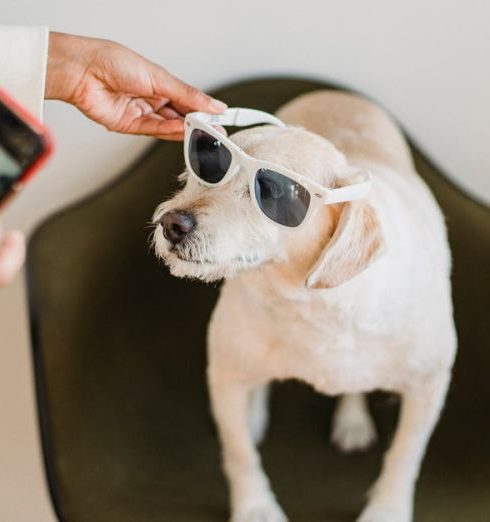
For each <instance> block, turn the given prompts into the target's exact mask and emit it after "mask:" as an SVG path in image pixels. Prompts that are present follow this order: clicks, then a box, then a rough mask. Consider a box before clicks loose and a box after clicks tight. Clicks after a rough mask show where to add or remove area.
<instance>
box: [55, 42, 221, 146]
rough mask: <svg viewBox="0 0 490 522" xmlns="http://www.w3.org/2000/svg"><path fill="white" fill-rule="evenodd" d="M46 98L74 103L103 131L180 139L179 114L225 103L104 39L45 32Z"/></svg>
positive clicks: (213, 110)
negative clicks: (48, 34) (102, 126)
mask: <svg viewBox="0 0 490 522" xmlns="http://www.w3.org/2000/svg"><path fill="white" fill-rule="evenodd" d="M45 97H46V98H47V99H57V100H62V101H65V102H68V103H71V104H72V105H75V106H76V107H77V108H78V109H79V110H80V111H82V112H83V113H84V114H85V115H86V116H88V117H89V118H90V119H92V120H94V121H96V122H97V123H100V124H102V125H104V126H105V127H106V128H107V129H109V130H111V131H115V132H122V133H127V134H145V135H149V136H155V137H157V138H160V139H166V140H182V139H183V132H184V125H183V116H184V115H185V114H186V113H187V112H191V111H204V112H210V113H214V114H219V113H221V112H223V111H224V110H225V109H226V105H225V104H224V103H222V102H220V101H218V100H215V99H213V98H211V97H210V96H208V95H206V94H204V93H203V92H202V91H200V90H198V89H196V88H195V87H192V86H191V85H188V84H186V83H184V82H182V81H181V80H179V79H178V78H176V77H175V76H173V75H172V74H170V73H169V72H168V71H166V70H165V69H164V68H162V67H160V66H158V65H156V64H154V63H152V62H150V61H148V60H146V59H145V58H143V57H142V56H140V55H138V54H136V53H135V52H133V51H131V50H130V49H127V48H126V47H123V46H122V45H119V44H117V43H114V42H111V41H108V40H99V39H95V38H85V37H80V36H73V35H67V34H62V33H54V32H52V33H50V36H49V59H48V66H47V74H46V94H45Z"/></svg>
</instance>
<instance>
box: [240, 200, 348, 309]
mask: <svg viewBox="0 0 490 522" xmlns="http://www.w3.org/2000/svg"><path fill="white" fill-rule="evenodd" d="M334 207H335V208H334ZM339 213H340V211H339V209H338V208H337V205H332V207H331V208H329V209H325V210H324V212H321V213H319V214H320V215H319V216H318V219H317V227H316V229H314V230H312V232H311V234H310V235H309V237H307V238H304V237H303V241H302V243H301V244H298V245H295V246H294V247H292V248H290V249H289V252H288V254H287V256H286V259H285V260H271V261H269V262H266V263H264V264H263V265H261V266H260V267H257V268H256V269H255V270H252V271H250V272H248V273H244V274H242V275H243V277H245V278H246V280H247V285H253V286H254V287H255V288H257V289H258V290H259V291H262V290H263V291H264V292H265V293H267V294H268V295H274V296H275V297H277V298H281V299H291V300H294V301H305V300H308V299H309V298H312V297H313V296H314V295H318V290H313V289H308V288H307V287H306V281H307V279H308V276H309V274H310V272H311V270H312V268H313V266H314V265H315V263H316V261H317V260H318V258H319V257H320V255H321V253H322V252H323V250H324V249H325V247H326V245H327V244H328V242H329V241H330V239H331V237H332V235H333V232H334V230H335V227H336V226H337V223H338V219H339ZM319 231H320V233H319Z"/></svg>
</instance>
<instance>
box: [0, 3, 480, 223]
mask: <svg viewBox="0 0 490 522" xmlns="http://www.w3.org/2000/svg"><path fill="white" fill-rule="evenodd" d="M1 2H2V7H1V14H2V16H1V23H28V24H48V25H49V26H50V27H51V28H52V29H53V30H63V31H66V32H74V33H80V34H86V35H93V36H103V37H107V38H112V39H114V40H118V41H120V42H123V43H125V44H126V45H128V46H129V47H132V48H134V49H136V50H138V51H139V52H141V53H142V54H144V55H146V56H148V57H150V58H151V59H153V60H155V61H157V62H159V63H161V64H163V65H165V66H166V67H167V68H168V69H169V70H171V71H173V72H174V73H175V74H177V75H180V76H181V77H182V78H185V79H186V80H187V81H189V82H191V83H195V84H196V85H198V86H200V87H203V88H206V89H207V88H211V87H213V86H219V85H220V84H221V83H222V82H230V81H233V80H236V79H240V78H243V77H250V76H259V75H270V74H276V75H277V74H281V73H293V74H298V75H308V76H314V77H318V78H325V79H333V80H335V81H339V82H343V83H346V84H348V85H351V86H354V87H356V88H358V89H359V90H361V91H364V92H366V93H367V94H369V95H370V96H372V97H374V98H375V99H377V100H379V101H380V102H381V103H382V104H384V105H385V106H386V107H388V108H389V109H390V110H391V111H393V113H394V114H395V115H396V116H397V117H398V119H399V120H400V121H401V122H402V123H403V124H404V125H405V126H406V128H407V129H408V130H409V131H410V133H411V134H412V135H413V136H414V137H415V138H416V140H417V141H418V142H419V143H420V144H422V146H423V148H425V149H426V150H427V151H428V153H429V154H430V155H431V156H432V158H434V159H435V160H436V162H437V163H439V164H440V165H441V166H442V167H443V168H444V169H445V170H446V171H447V172H448V173H449V174H450V175H451V176H452V177H454V178H455V179H456V180H458V182H459V183H460V184H461V185H463V186H464V187H466V188H468V189H469V190H470V191H472V192H473V194H475V195H476V196H477V197H479V198H481V199H486V200H487V201H489V202H490V155H488V154H487V149H488V147H489V144H490V96H489V93H490V65H489V58H488V56H489V54H490V38H489V33H488V24H489V21H490V2H488V0H471V2H463V1H461V0H459V1H458V0H431V1H430V2H428V1H426V0H411V1H410V2H401V1H396V0H378V1H376V0H371V1H369V2H366V1H363V0H358V1H354V0H340V1H315V0H302V1H298V0H294V1H291V0H282V1H279V0H275V1H270V0H269V1H265V0H248V1H247V2H236V1H235V2H232V1H225V0H218V1H216V0H210V1H209V2H203V1H197V0H187V1H180V2H165V1H164V0H138V1H137V2H130V1H128V0H126V1H124V0H105V1H96V0H84V1H80V2H75V1H73V0H71V1H69V0H45V1H43V0H1ZM46 122H47V123H48V124H49V125H50V126H51V127H52V128H53V130H54V132H55V135H56V137H57V142H58V153H57V156H56V158H55V160H54V161H53V162H52V163H51V165H50V166H49V167H48V168H47V169H46V170H45V171H44V172H43V173H42V174H41V175H40V176H39V177H38V179H37V180H36V182H35V183H33V185H32V186H30V187H29V189H28V191H27V192H26V193H25V194H24V196H23V197H22V199H21V200H19V201H18V202H17V203H16V204H15V206H13V207H12V208H11V209H9V211H8V212H7V215H6V216H5V218H4V220H5V221H7V222H8V224H12V225H18V224H20V225H21V226H22V227H23V228H26V227H28V226H29V225H30V224H31V223H33V222H34V221H35V220H36V219H37V218H38V217H39V216H41V215H44V214H45V213H46V212H47V211H49V210H51V209H53V208H56V207H59V206H60V205H63V204H64V203H66V202H67V201H70V200H72V199H73V198H75V197H76V196H78V195H79V194H81V193H84V192H87V191H90V190H91V189H92V188H93V187H94V186H97V185H99V184H100V183H102V182H103V181H105V180H107V179H108V178H110V177H112V176H113V175H114V174H115V173H117V172H118V171H120V170H121V168H122V167H123V166H124V165H126V164H127V163H128V162H129V161H130V160H131V158H133V157H134V156H136V155H137V154H138V152H139V151H141V150H142V148H144V147H145V145H146V140H145V139H142V138H129V137H122V136H118V135H111V134H109V133H108V132H106V131H105V130H104V129H102V128H98V127H97V126H96V125H95V124H92V123H91V122H88V121H87V120H86V119H85V118H84V117H82V116H81V115H80V114H79V113H78V112H77V111H76V110H74V109H72V108H70V107H67V106H64V105H62V104H60V103H57V102H48V103H46Z"/></svg>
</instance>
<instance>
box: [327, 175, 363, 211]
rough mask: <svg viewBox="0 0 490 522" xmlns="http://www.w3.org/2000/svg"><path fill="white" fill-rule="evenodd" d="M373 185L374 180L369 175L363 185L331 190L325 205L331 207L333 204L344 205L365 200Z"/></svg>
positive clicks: (358, 184)
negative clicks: (348, 202)
mask: <svg viewBox="0 0 490 522" xmlns="http://www.w3.org/2000/svg"><path fill="white" fill-rule="evenodd" d="M372 184H373V180H372V178H371V175H370V174H369V175H368V176H367V179H366V180H365V181H363V182H361V183H356V184H355V185H347V186H345V187H339V188H336V189H329V190H328V194H327V196H326V197H325V199H324V203H325V205H331V204H333V203H344V202H347V201H355V200H358V199H364V198H366V197H367V196H368V195H369V192H370V191H371V186H372Z"/></svg>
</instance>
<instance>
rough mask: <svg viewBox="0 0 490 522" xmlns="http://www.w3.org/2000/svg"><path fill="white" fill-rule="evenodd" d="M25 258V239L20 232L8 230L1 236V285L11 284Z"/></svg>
mask: <svg viewBox="0 0 490 522" xmlns="http://www.w3.org/2000/svg"><path fill="white" fill-rule="evenodd" d="M24 258H25V241H24V236H23V235H22V234H21V233H20V232H17V231H16V232H6V233H5V234H4V235H3V236H2V237H1V238H0V287H2V286H5V285H7V284H9V283H10V282H11V281H12V279H13V278H14V276H15V274H17V272H18V271H19V269H20V267H21V266H22V263H23V262H24Z"/></svg>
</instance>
